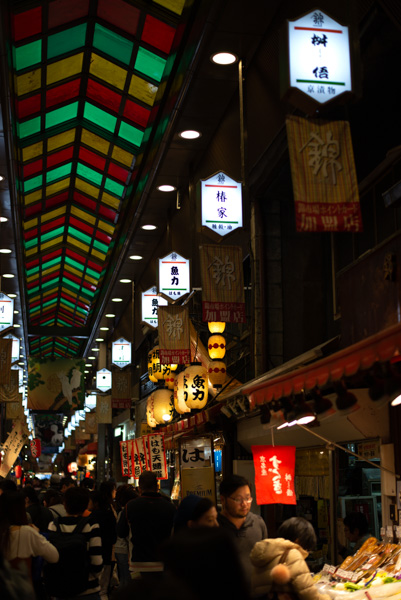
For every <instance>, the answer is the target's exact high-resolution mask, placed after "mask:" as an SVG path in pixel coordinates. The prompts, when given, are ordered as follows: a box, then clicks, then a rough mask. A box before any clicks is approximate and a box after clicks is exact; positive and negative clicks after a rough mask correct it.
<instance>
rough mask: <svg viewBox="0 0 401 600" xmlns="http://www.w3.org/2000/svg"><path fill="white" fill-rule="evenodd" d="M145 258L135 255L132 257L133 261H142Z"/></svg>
mask: <svg viewBox="0 0 401 600" xmlns="http://www.w3.org/2000/svg"><path fill="white" fill-rule="evenodd" d="M142 258H143V256H140V255H139V254H133V255H132V256H130V259H131V260H142Z"/></svg>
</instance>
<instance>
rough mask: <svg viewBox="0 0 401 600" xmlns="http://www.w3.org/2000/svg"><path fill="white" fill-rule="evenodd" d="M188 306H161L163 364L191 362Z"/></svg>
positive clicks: (160, 340)
mask: <svg viewBox="0 0 401 600" xmlns="http://www.w3.org/2000/svg"><path fill="white" fill-rule="evenodd" d="M190 346H191V344H190V336H189V315H188V307H187V306H160V307H159V357H160V363H161V364H163V365H171V364H173V365H176V364H177V365H182V364H184V365H185V364H187V363H189V362H191V352H190Z"/></svg>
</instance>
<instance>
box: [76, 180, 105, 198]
mask: <svg viewBox="0 0 401 600" xmlns="http://www.w3.org/2000/svg"><path fill="white" fill-rule="evenodd" d="M75 187H76V188H77V189H78V190H81V192H84V193H85V194H87V195H88V196H92V198H95V200H97V199H98V197H99V192H100V190H99V188H97V187H95V186H94V185H91V184H90V183H87V182H86V181H83V180H82V179H80V178H79V177H76V179H75Z"/></svg>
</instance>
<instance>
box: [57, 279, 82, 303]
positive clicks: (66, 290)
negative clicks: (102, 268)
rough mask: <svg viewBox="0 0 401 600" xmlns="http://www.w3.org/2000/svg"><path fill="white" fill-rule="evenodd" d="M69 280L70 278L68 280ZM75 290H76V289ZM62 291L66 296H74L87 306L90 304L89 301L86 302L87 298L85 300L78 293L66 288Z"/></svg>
mask: <svg viewBox="0 0 401 600" xmlns="http://www.w3.org/2000/svg"><path fill="white" fill-rule="evenodd" d="M67 279H68V278H67ZM74 289H75V288H74ZM61 291H62V292H64V293H65V294H69V295H70V296H71V294H72V293H73V294H74V297H75V299H76V300H77V302H78V301H80V302H85V303H86V304H87V303H88V300H86V299H85V298H83V297H82V296H79V294H77V293H76V292H71V290H69V289H68V288H66V287H62V288H61Z"/></svg>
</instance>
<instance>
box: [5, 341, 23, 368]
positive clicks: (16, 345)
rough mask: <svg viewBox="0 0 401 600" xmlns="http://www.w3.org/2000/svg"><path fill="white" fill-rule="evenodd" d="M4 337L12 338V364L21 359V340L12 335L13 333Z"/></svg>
mask: <svg viewBox="0 0 401 600" xmlns="http://www.w3.org/2000/svg"><path fill="white" fill-rule="evenodd" d="M4 338H5V339H6V340H7V339H8V340H11V364H12V363H15V362H17V360H19V350H20V340H19V338H17V337H15V336H14V335H11V333H10V334H8V335H5V336H4Z"/></svg>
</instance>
